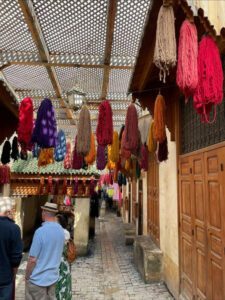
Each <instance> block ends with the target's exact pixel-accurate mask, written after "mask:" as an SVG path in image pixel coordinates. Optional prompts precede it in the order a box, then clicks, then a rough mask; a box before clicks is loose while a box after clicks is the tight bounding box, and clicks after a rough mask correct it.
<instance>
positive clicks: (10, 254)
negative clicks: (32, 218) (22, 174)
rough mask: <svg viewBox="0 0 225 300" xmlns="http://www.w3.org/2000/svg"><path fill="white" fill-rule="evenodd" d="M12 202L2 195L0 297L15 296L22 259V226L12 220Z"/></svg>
mask: <svg viewBox="0 0 225 300" xmlns="http://www.w3.org/2000/svg"><path fill="white" fill-rule="evenodd" d="M11 213H12V204H11V199H10V198H8V197H0V299H1V300H9V299H12V298H13V284H14V280H15V277H16V272H17V269H18V266H19V264H20V261H21V259H22V250H23V245H22V240H21V234H20V228H19V226H18V225H16V224H15V223H14V221H13V220H12V215H11Z"/></svg>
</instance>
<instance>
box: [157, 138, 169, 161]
mask: <svg viewBox="0 0 225 300" xmlns="http://www.w3.org/2000/svg"><path fill="white" fill-rule="evenodd" d="M167 159H168V145H167V138H166V139H165V140H164V141H163V142H162V143H159V148H158V161H159V162H162V161H166V160H167Z"/></svg>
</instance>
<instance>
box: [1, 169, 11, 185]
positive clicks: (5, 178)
mask: <svg viewBox="0 0 225 300" xmlns="http://www.w3.org/2000/svg"><path fill="white" fill-rule="evenodd" d="M7 183H10V167H9V166H0V184H7Z"/></svg>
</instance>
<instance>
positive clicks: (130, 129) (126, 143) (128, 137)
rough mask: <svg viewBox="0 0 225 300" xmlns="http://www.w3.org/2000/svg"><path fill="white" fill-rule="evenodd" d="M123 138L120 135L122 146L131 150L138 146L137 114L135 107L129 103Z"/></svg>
mask: <svg viewBox="0 0 225 300" xmlns="http://www.w3.org/2000/svg"><path fill="white" fill-rule="evenodd" d="M123 135H124V139H123V137H122V147H123V148H124V149H126V150H129V151H131V152H133V151H135V150H136V149H137V147H138V139H139V134H138V115H137V110H136V107H135V105H134V104H133V103H131V104H130V105H129V107H128V109H127V115H126V123H125V129H124V133H123Z"/></svg>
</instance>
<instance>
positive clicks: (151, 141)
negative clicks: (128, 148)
mask: <svg viewBox="0 0 225 300" xmlns="http://www.w3.org/2000/svg"><path fill="white" fill-rule="evenodd" d="M147 146H148V151H149V152H150V153H153V152H155V151H156V149H157V143H156V141H155V139H154V121H152V123H151V126H150V128H149V132H148V141H147Z"/></svg>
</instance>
